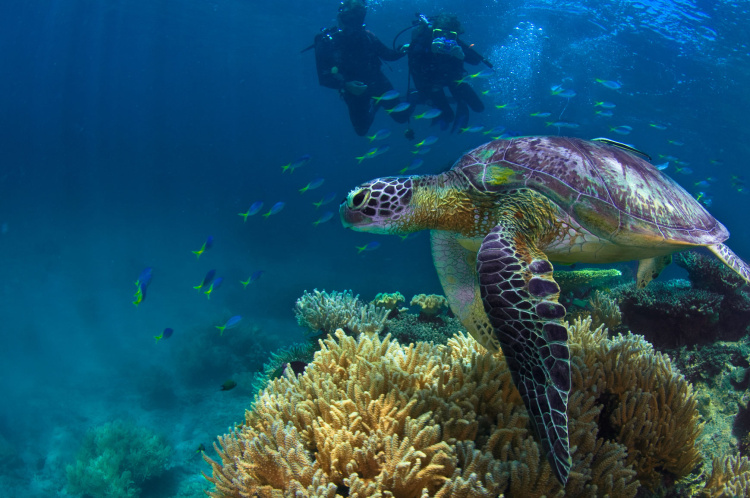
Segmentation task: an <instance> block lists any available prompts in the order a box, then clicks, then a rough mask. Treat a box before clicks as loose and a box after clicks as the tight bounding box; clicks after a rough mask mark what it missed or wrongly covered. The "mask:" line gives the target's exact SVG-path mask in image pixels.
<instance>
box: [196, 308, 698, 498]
mask: <svg viewBox="0 0 750 498" xmlns="http://www.w3.org/2000/svg"><path fill="white" fill-rule="evenodd" d="M569 329H570V334H571V340H570V342H571V351H572V353H573V354H572V355H571V356H572V357H573V358H574V361H573V362H572V363H573V364H572V372H573V390H572V392H571V396H570V400H569V417H570V426H569V432H570V441H571V448H572V453H573V471H572V472H571V475H570V479H569V481H568V484H567V486H566V487H565V489H562V488H561V487H560V485H559V483H558V482H557V480H556V479H555V477H554V475H553V473H552V470H551V468H550V467H549V464H548V463H547V460H546V458H544V455H543V454H542V453H541V451H540V448H539V446H538V444H537V442H536V440H535V439H534V437H533V434H532V433H531V429H530V426H529V424H528V416H527V413H526V410H525V408H524V405H523V402H522V400H521V398H520V396H519V394H518V391H517V390H516V389H515V387H514V386H513V383H512V380H511V377H510V374H509V371H508V369H507V367H506V364H505V361H504V359H503V356H502V354H490V353H488V352H487V351H486V350H484V348H483V347H482V346H480V345H479V344H477V343H476V342H475V341H474V340H473V339H471V338H470V337H468V336H466V335H463V334H461V335H458V336H456V337H455V338H453V339H450V340H449V342H448V345H447V346H435V345H433V344H431V343H423V342H420V343H416V344H412V345H410V346H408V347H407V346H401V345H400V344H398V343H397V342H396V341H393V340H391V338H390V337H386V338H385V339H383V340H381V339H379V338H378V337H376V336H365V335H360V337H358V338H356V339H355V338H353V337H350V336H347V335H345V334H344V332H343V331H341V330H337V331H336V334H335V337H331V336H329V337H328V338H326V339H325V340H322V341H320V345H321V350H320V351H318V352H317V353H316V354H315V357H314V359H313V361H312V363H310V364H309V365H308V367H307V369H306V370H305V372H304V373H303V374H301V375H299V376H298V377H295V376H294V374H293V373H292V372H291V371H290V370H288V371H287V373H286V374H285V376H284V377H281V378H279V379H275V380H273V381H271V382H270V383H269V385H268V387H267V388H266V389H265V390H264V391H262V392H260V393H259V394H258V396H257V398H256V402H255V405H254V406H255V408H254V410H253V411H247V412H246V414H245V423H244V424H243V425H241V426H237V427H236V428H235V429H234V430H233V431H232V432H230V433H229V434H227V435H226V436H223V437H221V438H219V445H218V446H217V445H215V448H216V450H217V452H218V454H219V456H220V461H219V462H216V461H213V460H211V459H210V458H208V457H204V458H206V461H207V462H209V463H210V464H211V466H212V468H213V474H212V476H210V477H209V476H207V478H208V479H209V480H210V481H211V482H213V483H214V485H215V489H214V490H213V491H212V492H211V493H210V495H211V496H214V497H228V496H231V497H250V496H285V497H286V496H301V497H302V496H306V497H331V498H333V497H335V496H342V495H346V494H348V496H351V497H355V496H357V497H365V496H382V497H386V496H398V497H404V498H411V497H413V498H422V497H427V496H437V497H443V498H448V497H459V498H460V497H466V498H469V497H472V498H473V497H488V498H489V497H497V496H508V497H523V498H534V497H537V498H540V497H542V496H545V497H558V498H562V497H563V496H580V497H595V496H607V495H608V496H617V497H618V498H620V497H621V498H627V497H633V496H635V493H636V490H637V488H638V486H639V484H640V483H639V481H640V480H642V481H641V482H643V483H651V482H653V481H654V480H655V479H656V478H657V477H658V475H659V472H660V471H662V469H666V470H667V471H669V472H670V473H672V474H674V475H675V476H677V477H679V476H681V475H684V473H685V472H686V469H687V471H689V470H690V469H691V468H692V465H693V464H694V463H695V461H696V460H697V453H695V452H694V450H693V449H692V447H691V442H692V441H693V440H694V438H695V436H696V435H697V431H698V430H699V426H698V425H697V423H696V421H695V418H694V413H693V412H694V406H692V405H691V403H694V401H693V398H692V393H691V392H690V390H689V386H688V385H687V383H686V382H684V380H682V379H681V378H680V377H679V376H677V375H676V374H675V373H674V372H672V371H671V367H670V366H669V363H668V360H666V358H663V357H660V356H658V355H656V354H654V353H653V351H652V350H651V349H650V348H649V347H648V345H647V344H645V343H643V342H642V340H640V339H639V338H638V337H637V336H624V337H622V336H621V337H618V338H616V339H614V340H608V339H606V331H605V330H604V329H602V328H599V329H597V330H593V331H592V330H591V329H590V321H577V322H576V323H575V324H574V325H572V326H570V327H569ZM641 397H642V399H643V400H642V401H641V399H639V398H641ZM691 410H692V412H691ZM646 422H647V423H648V424H650V425H648V427H646V426H645V425H644V424H645V423H646ZM650 434H654V436H653V437H652V436H651V435H650ZM644 438H650V440H651V442H652V445H651V446H652V448H648V447H647V446H646V445H645V444H644V443H645V439H644Z"/></svg>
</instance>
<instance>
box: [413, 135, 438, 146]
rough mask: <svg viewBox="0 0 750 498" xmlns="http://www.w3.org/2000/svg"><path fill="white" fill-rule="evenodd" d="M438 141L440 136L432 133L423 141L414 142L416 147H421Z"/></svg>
mask: <svg viewBox="0 0 750 498" xmlns="http://www.w3.org/2000/svg"><path fill="white" fill-rule="evenodd" d="M437 141H438V137H436V136H435V135H430V136H429V137H427V138H425V139H424V140H422V141H421V142H417V143H415V144H414V147H416V148H420V147H429V146H430V145H432V144H434V143H435V142H437Z"/></svg>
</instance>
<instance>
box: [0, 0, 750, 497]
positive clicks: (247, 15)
mask: <svg viewBox="0 0 750 498" xmlns="http://www.w3.org/2000/svg"><path fill="white" fill-rule="evenodd" d="M337 7H338V3H337V2H334V1H323V0H291V1H285V2H272V1H249V0H244V1H241V0H191V1H184V0H180V1H177V0H159V1H146V0H129V1H126V0H107V1H104V0H99V1H95V0H65V1H61V0H34V1H27V0H5V1H3V2H2V4H0V47H2V50H0V75H2V76H1V77H0V109H1V110H2V114H1V116H2V130H1V131H2V132H1V133H0V268H1V273H0V276H1V277H2V278H1V279H0V338H2V344H3V345H2V348H0V389H1V390H2V391H1V392H2V403H1V404H0V489H2V490H3V492H4V494H6V495H8V496H29V497H31V496H57V495H66V494H73V493H69V491H68V490H67V488H66V482H67V481H66V466H67V465H70V464H72V463H73V462H74V460H75V458H76V454H77V452H78V448H79V446H80V445H81V442H82V440H83V438H84V435H85V434H86V433H87V431H88V430H90V429H91V428H92V427H97V426H101V425H102V424H104V423H107V422H110V421H113V420H125V421H128V422H131V423H134V424H136V425H138V426H143V427H148V428H149V429H151V430H153V431H154V432H156V433H159V434H163V435H165V437H166V440H167V441H168V443H169V444H170V445H171V446H172V448H173V449H174V452H173V453H172V455H171V457H170V458H171V460H170V462H171V463H170V469H169V470H168V471H167V473H166V474H164V475H163V476H161V477H159V478H158V479H157V480H154V481H153V482H151V483H150V484H149V485H148V486H144V489H143V493H142V496H178V495H179V496H200V494H199V491H198V490H199V489H201V488H202V487H206V485H207V483H206V482H205V480H204V478H203V477H202V476H201V475H200V472H201V471H205V472H209V470H210V469H209V467H208V466H207V465H206V464H205V463H204V462H203V460H202V459H201V457H200V453H199V452H197V451H196V450H197V449H198V448H199V447H200V445H204V446H205V448H207V449H208V450H209V451H210V452H211V453H213V451H212V450H211V449H210V448H211V445H212V444H213V442H214V440H215V438H216V436H218V435H220V434H223V433H224V432H226V430H227V428H228V427H230V426H232V425H233V424H234V423H236V422H239V421H241V420H242V415H243V411H244V409H246V408H248V407H249V403H250V401H251V399H252V396H253V394H254V392H253V390H252V388H251V382H250V380H251V379H252V375H253V374H254V373H256V372H258V371H259V370H260V369H261V368H262V364H263V363H264V362H265V361H266V360H267V358H268V356H269V355H270V353H271V352H272V351H274V350H276V349H278V348H280V347H285V346H289V345H290V344H292V343H294V342H296V341H300V340H303V338H304V334H303V331H302V329H301V328H300V327H299V325H298V324H297V321H296V320H295V317H294V313H293V307H294V303H295V301H296V299H297V298H299V297H300V296H301V295H302V294H303V292H304V291H305V290H310V291H311V290H312V289H314V288H317V289H326V290H329V291H330V290H345V289H351V290H352V291H353V292H354V293H355V294H360V295H361V296H362V297H363V298H364V299H365V300H370V299H372V298H373V297H374V296H375V294H376V293H378V292H395V291H400V292H402V293H403V294H404V295H405V296H407V299H408V297H409V296H412V295H414V294H417V293H437V294H440V293H441V288H440V285H439V282H438V280H437V275H436V273H435V270H434V268H433V266H432V258H431V257H430V252H429V240H428V236H427V234H426V233H420V234H417V235H416V236H413V237H409V238H408V239H406V240H401V239H400V238H399V237H377V236H372V235H368V234H364V233H357V232H353V231H347V230H344V229H343V228H342V227H341V224H340V222H339V221H338V214H337V207H338V202H339V201H340V200H341V199H343V198H344V197H345V195H346V194H347V192H348V191H349V189H351V188H353V187H354V186H356V185H357V184H359V183H361V182H363V181H366V180H369V179H371V178H375V177H377V176H384V175H393V174H397V173H398V172H399V170H401V169H402V168H404V167H406V166H407V165H409V164H410V163H411V161H412V160H413V159H414V155H413V154H412V150H413V144H414V142H413V141H412V142H410V141H408V140H406V139H405V138H404V137H403V132H404V130H405V129H406V127H407V126H406V125H397V124H395V123H393V122H392V121H391V120H390V119H389V118H388V117H387V115H386V114H385V113H384V112H382V111H381V112H380V113H379V114H378V116H377V117H376V120H375V123H374V124H373V126H372V128H371V129H370V134H373V133H375V132H376V131H377V130H379V129H382V128H388V129H389V130H391V131H392V135H391V136H390V137H389V138H388V139H387V140H385V141H383V142H380V143H381V144H384V143H387V144H388V145H389V146H390V150H388V152H386V153H384V154H382V155H379V156H377V157H374V158H372V159H367V160H365V161H361V163H358V161H357V160H356V159H355V157H357V156H361V155H362V154H363V153H365V152H366V151H367V150H368V149H369V148H370V147H372V146H373V144H371V142H370V140H368V139H367V138H363V137H358V136H356V135H355V134H354V132H353V130H352V128H351V125H350V123H349V119H348V115H347V112H346V107H345V105H344V103H343V102H342V101H341V100H340V99H339V96H338V95H337V93H336V92H334V91H331V90H329V89H326V88H323V87H320V86H319V85H318V82H317V76H316V72H315V61H314V55H313V53H312V51H307V52H303V49H305V48H306V47H308V46H309V45H310V44H311V43H312V40H313V37H314V36H315V34H316V33H318V32H319V31H320V29H321V28H325V27H330V26H334V25H335V22H336V21H335V16H336V10H337ZM443 10H445V11H449V12H452V13H455V14H457V15H458V16H459V18H460V20H461V21H462V23H463V25H464V27H465V29H466V32H465V34H464V35H462V37H463V39H464V40H466V41H468V42H469V43H474V44H475V46H474V48H476V49H477V50H478V51H479V52H480V53H482V54H483V55H484V56H485V57H486V58H487V59H489V60H490V61H491V62H492V63H493V65H494V72H493V73H492V74H490V75H489V76H488V77H486V78H481V79H478V80H477V81H476V82H472V85H473V86H474V87H475V88H476V89H477V90H487V91H488V94H487V95H484V96H482V100H483V101H484V103H485V105H486V107H487V109H486V110H485V112H484V113H482V114H481V115H476V114H472V116H471V120H470V125H471V126H480V125H482V126H484V127H485V130H490V129H492V128H497V127H501V126H502V127H504V128H505V129H506V133H508V134H510V135H530V134H562V135H570V136H576V137H581V138H594V137H601V136H605V137H609V138H612V139H615V140H620V141H624V142H627V143H629V144H633V145H634V146H636V147H637V148H639V149H641V150H644V151H646V152H648V153H649V154H650V155H651V156H652V157H653V158H654V161H653V162H654V163H655V164H656V163H658V164H662V165H663V164H665V163H669V164H668V165H667V166H666V169H665V172H666V173H667V174H669V175H670V176H671V177H672V178H674V179H676V180H677V181H678V182H679V183H680V184H681V185H683V186H684V187H685V188H686V189H687V190H688V191H690V192H691V193H693V194H694V195H695V196H696V197H697V198H699V199H700V200H701V202H703V203H704V204H705V205H707V206H708V210H709V211H710V212H711V213H712V214H713V215H714V216H715V217H716V218H717V219H718V220H720V221H721V222H722V223H724V224H725V225H726V227H727V228H728V229H729V231H730V232H731V234H732V235H731V238H730V239H729V241H728V245H729V246H730V247H732V249H733V250H734V251H735V252H736V253H737V254H738V255H739V256H740V257H742V258H744V259H745V260H748V259H750V230H748V229H747V228H748V224H747V215H748V197H747V190H746V189H745V185H744V181H745V178H743V175H747V174H748V172H747V169H748V166H747V163H746V161H747V158H748V157H750V142H748V140H747V136H748V134H749V133H748V132H750V124H748V123H749V122H748V110H749V106H750V101H749V100H748V93H747V89H748V86H749V85H750V47H748V39H747V33H746V28H747V26H748V25H750V7H749V6H748V4H747V3H744V2H727V1H707V0H704V1H679V2H672V1H664V0H662V1H634V2H631V1H624V0H621V1H605V2H601V1H586V2H572V1H570V2H566V1H559V0H558V1H554V2H552V1H541V0H540V1H533V2H521V1H505V2H491V1H476V2H447V1H430V2H426V1H413V2H397V1H391V0H382V1H371V2H370V3H369V12H368V17H367V26H368V28H369V29H370V30H372V31H373V32H374V33H375V34H376V35H377V36H378V37H379V38H380V39H381V40H382V41H383V42H384V43H385V44H386V45H388V46H390V45H391V40H392V39H393V37H394V36H395V35H396V34H397V33H398V32H399V31H400V30H402V29H404V28H406V27H408V26H410V25H411V23H412V21H413V20H414V19H415V13H416V12H420V13H424V14H426V15H432V14H435V13H437V12H439V11H443ZM409 36H410V34H409V32H407V33H405V34H403V35H401V37H400V38H399V39H398V40H397V44H401V43H406V42H407V41H408V39H409ZM468 69H469V71H472V70H474V68H473V67H469V68H468ZM480 69H482V68H478V69H476V71H479V70H480ZM384 73H385V74H386V76H387V77H388V78H389V79H390V80H391V82H392V83H393V85H394V86H395V88H396V89H397V90H399V91H400V92H402V94H403V93H405V92H406V87H407V75H408V74H407V73H408V71H407V64H406V59H402V60H400V61H396V62H392V63H387V64H386V65H385V66H384ZM597 79H599V80H603V81H611V82H618V83H619V84H620V85H618V86H620V87H619V88H617V89H613V88H610V87H608V86H606V85H603V84H601V82H597ZM557 86H562V87H564V88H565V89H567V90H573V91H574V93H575V95H573V96H568V97H565V96H561V95H559V92H557V93H558V94H556V92H555V90H553V88H555V87H557ZM566 95H571V93H567V94H566ZM597 102H609V103H612V104H615V107H614V108H613V109H611V113H612V115H611V116H607V115H606V114H605V115H602V114H601V113H597V111H601V110H602V106H601V105H599V106H597V105H596V103H597ZM496 106H501V108H497V107H496ZM426 109H427V108H426V107H423V108H422V110H426ZM542 112H543V113H550V116H549V117H544V118H540V117H539V116H532V115H531V114H532V113H542ZM548 122H551V123H555V122H557V123H559V122H562V123H564V124H566V125H564V126H562V127H561V126H555V125H549V124H548ZM574 125H575V126H574ZM411 127H412V128H414V130H415V132H416V140H417V141H418V140H421V139H423V138H425V137H427V136H430V135H435V136H437V137H438V141H437V142H436V143H435V145H434V146H433V147H432V150H431V152H429V153H428V154H425V155H424V156H420V157H422V158H423V159H424V165H422V166H421V168H420V169H418V170H417V171H414V173H415V174H422V173H434V172H438V171H442V170H444V169H445V168H447V167H449V166H450V165H451V164H452V163H453V162H454V161H455V160H456V159H457V158H458V157H459V156H460V155H461V154H462V153H463V152H465V151H467V150H468V149H470V148H473V147H475V146H478V145H480V144H482V143H484V142H486V141H488V140H489V138H488V136H487V135H484V134H482V132H481V131H477V132H471V131H467V132H465V133H461V134H450V133H448V132H446V131H440V130H439V129H437V128H436V127H431V126H430V124H429V122H425V120H420V121H416V120H412V123H411ZM623 127H625V128H623ZM622 132H627V133H625V134H624V133H622ZM305 155H309V156H310V160H309V161H308V162H307V163H306V164H304V165H303V166H301V167H299V168H297V169H296V170H295V171H294V172H293V173H291V174H289V173H283V170H282V166H284V165H285V164H288V163H290V162H294V161H295V160H297V159H298V158H300V157H302V156H305ZM316 178H324V180H325V181H324V183H323V184H322V186H320V188H317V189H314V190H309V191H306V192H303V193H301V192H300V191H299V190H300V189H302V188H303V187H305V185H307V184H308V182H310V181H312V180H314V179H316ZM329 193H332V195H331V197H332V198H333V199H334V200H333V201H332V202H330V203H328V204H325V205H321V206H320V207H316V206H315V205H314V204H313V203H314V202H317V201H320V200H321V199H323V198H325V197H326V195H328V194H329ZM257 201H262V202H263V203H264V207H263V209H262V211H261V212H260V213H258V214H255V215H253V216H248V217H247V220H246V221H243V218H242V217H240V216H238V213H242V212H246V211H247V209H248V207H250V206H251V205H252V204H253V203H255V202H257ZM279 201H283V202H284V203H285V206H284V208H283V209H282V210H281V211H279V212H278V213H276V214H273V215H270V216H268V217H265V218H264V217H262V216H261V214H262V213H265V212H268V210H269V209H270V208H271V206H273V205H274V204H275V203H277V202H279ZM326 211H332V212H333V217H332V219H330V220H329V221H325V222H320V223H318V224H314V222H315V221H317V220H320V219H321V216H323V215H324V213H325V212H326ZM209 237H212V238H213V244H212V246H211V247H210V248H209V249H207V250H206V251H205V252H204V253H203V254H202V255H200V257H196V255H195V254H194V253H193V252H192V251H196V250H198V249H200V247H201V245H202V244H203V243H204V242H206V240H207V239H208V238H209ZM373 241H377V242H380V246H379V247H378V248H377V249H376V250H364V251H359V250H358V249H357V247H362V246H365V245H367V244H368V243H370V242H373ZM624 267H626V269H627V268H630V271H631V272H632V274H634V271H635V262H633V263H631V264H629V265H624ZM145 268H152V281H151V283H150V285H149V286H148V292H147V295H146V296H145V298H144V299H143V302H141V303H140V304H139V305H138V306H134V305H133V294H134V292H135V290H136V287H135V286H134V282H135V281H136V280H137V279H138V278H139V275H140V274H141V272H142V271H143V270H144V269H145ZM211 269H215V270H216V275H217V276H221V277H223V279H224V282H223V285H222V286H221V287H220V288H217V289H216V290H215V291H213V292H212V293H211V294H210V299H209V298H207V296H206V294H205V293H204V292H202V291H203V289H199V290H196V289H194V288H193V286H196V285H198V284H200V282H201V281H202V279H203V277H204V275H205V274H206V272H207V271H209V270H211ZM256 272H262V273H256ZM253 274H255V276H256V277H257V276H258V275H259V277H258V278H257V279H256V280H255V281H253V282H251V283H250V284H249V285H247V286H243V285H242V284H241V283H240V281H246V279H248V277H250V276H251V275H253ZM681 275H682V276H684V272H683V271H682V270H681V269H680V268H677V267H675V265H673V267H671V268H669V270H668V271H667V272H665V273H664V274H663V275H662V276H661V277H660V280H665V279H669V278H673V277H675V276H681ZM237 315H240V316H242V320H241V321H240V322H239V323H238V324H237V325H236V326H234V327H233V328H232V329H231V330H227V331H225V332H224V333H223V334H222V335H219V334H218V331H217V330H216V328H215V327H216V326H220V325H223V324H225V323H226V322H227V320H229V319H230V317H233V316H237ZM165 328H172V329H173V331H174V333H173V335H172V336H171V337H168V338H163V339H161V340H159V341H155V340H154V337H155V336H158V335H159V334H161V333H162V331H163V330H164V329H165ZM229 379H232V380H233V381H236V383H237V387H236V388H234V389H231V390H228V391H222V390H220V387H221V386H222V384H223V383H224V382H225V381H227V380H229ZM193 492H194V494H191V493H193Z"/></svg>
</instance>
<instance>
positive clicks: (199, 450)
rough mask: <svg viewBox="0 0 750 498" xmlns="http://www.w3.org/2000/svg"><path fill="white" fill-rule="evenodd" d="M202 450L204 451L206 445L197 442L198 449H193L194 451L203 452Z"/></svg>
mask: <svg viewBox="0 0 750 498" xmlns="http://www.w3.org/2000/svg"><path fill="white" fill-rule="evenodd" d="M204 451H206V447H205V446H203V443H201V444H199V445H198V449H197V450H195V452H196V453H203V452H204Z"/></svg>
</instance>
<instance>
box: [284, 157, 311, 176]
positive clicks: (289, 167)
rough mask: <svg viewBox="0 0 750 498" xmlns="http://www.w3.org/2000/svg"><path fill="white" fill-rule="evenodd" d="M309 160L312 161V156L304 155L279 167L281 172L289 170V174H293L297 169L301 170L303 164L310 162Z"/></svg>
mask: <svg viewBox="0 0 750 498" xmlns="http://www.w3.org/2000/svg"><path fill="white" fill-rule="evenodd" d="M310 159H312V156H311V155H310V154H305V155H302V156H300V157H298V158H297V159H295V160H294V161H292V162H290V163H287V164H285V165H283V166H282V167H281V172H282V173H286V171H287V170H289V172H290V173H294V170H295V169H297V168H301V167H302V166H304V165H305V164H307V163H309V162H310Z"/></svg>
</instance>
